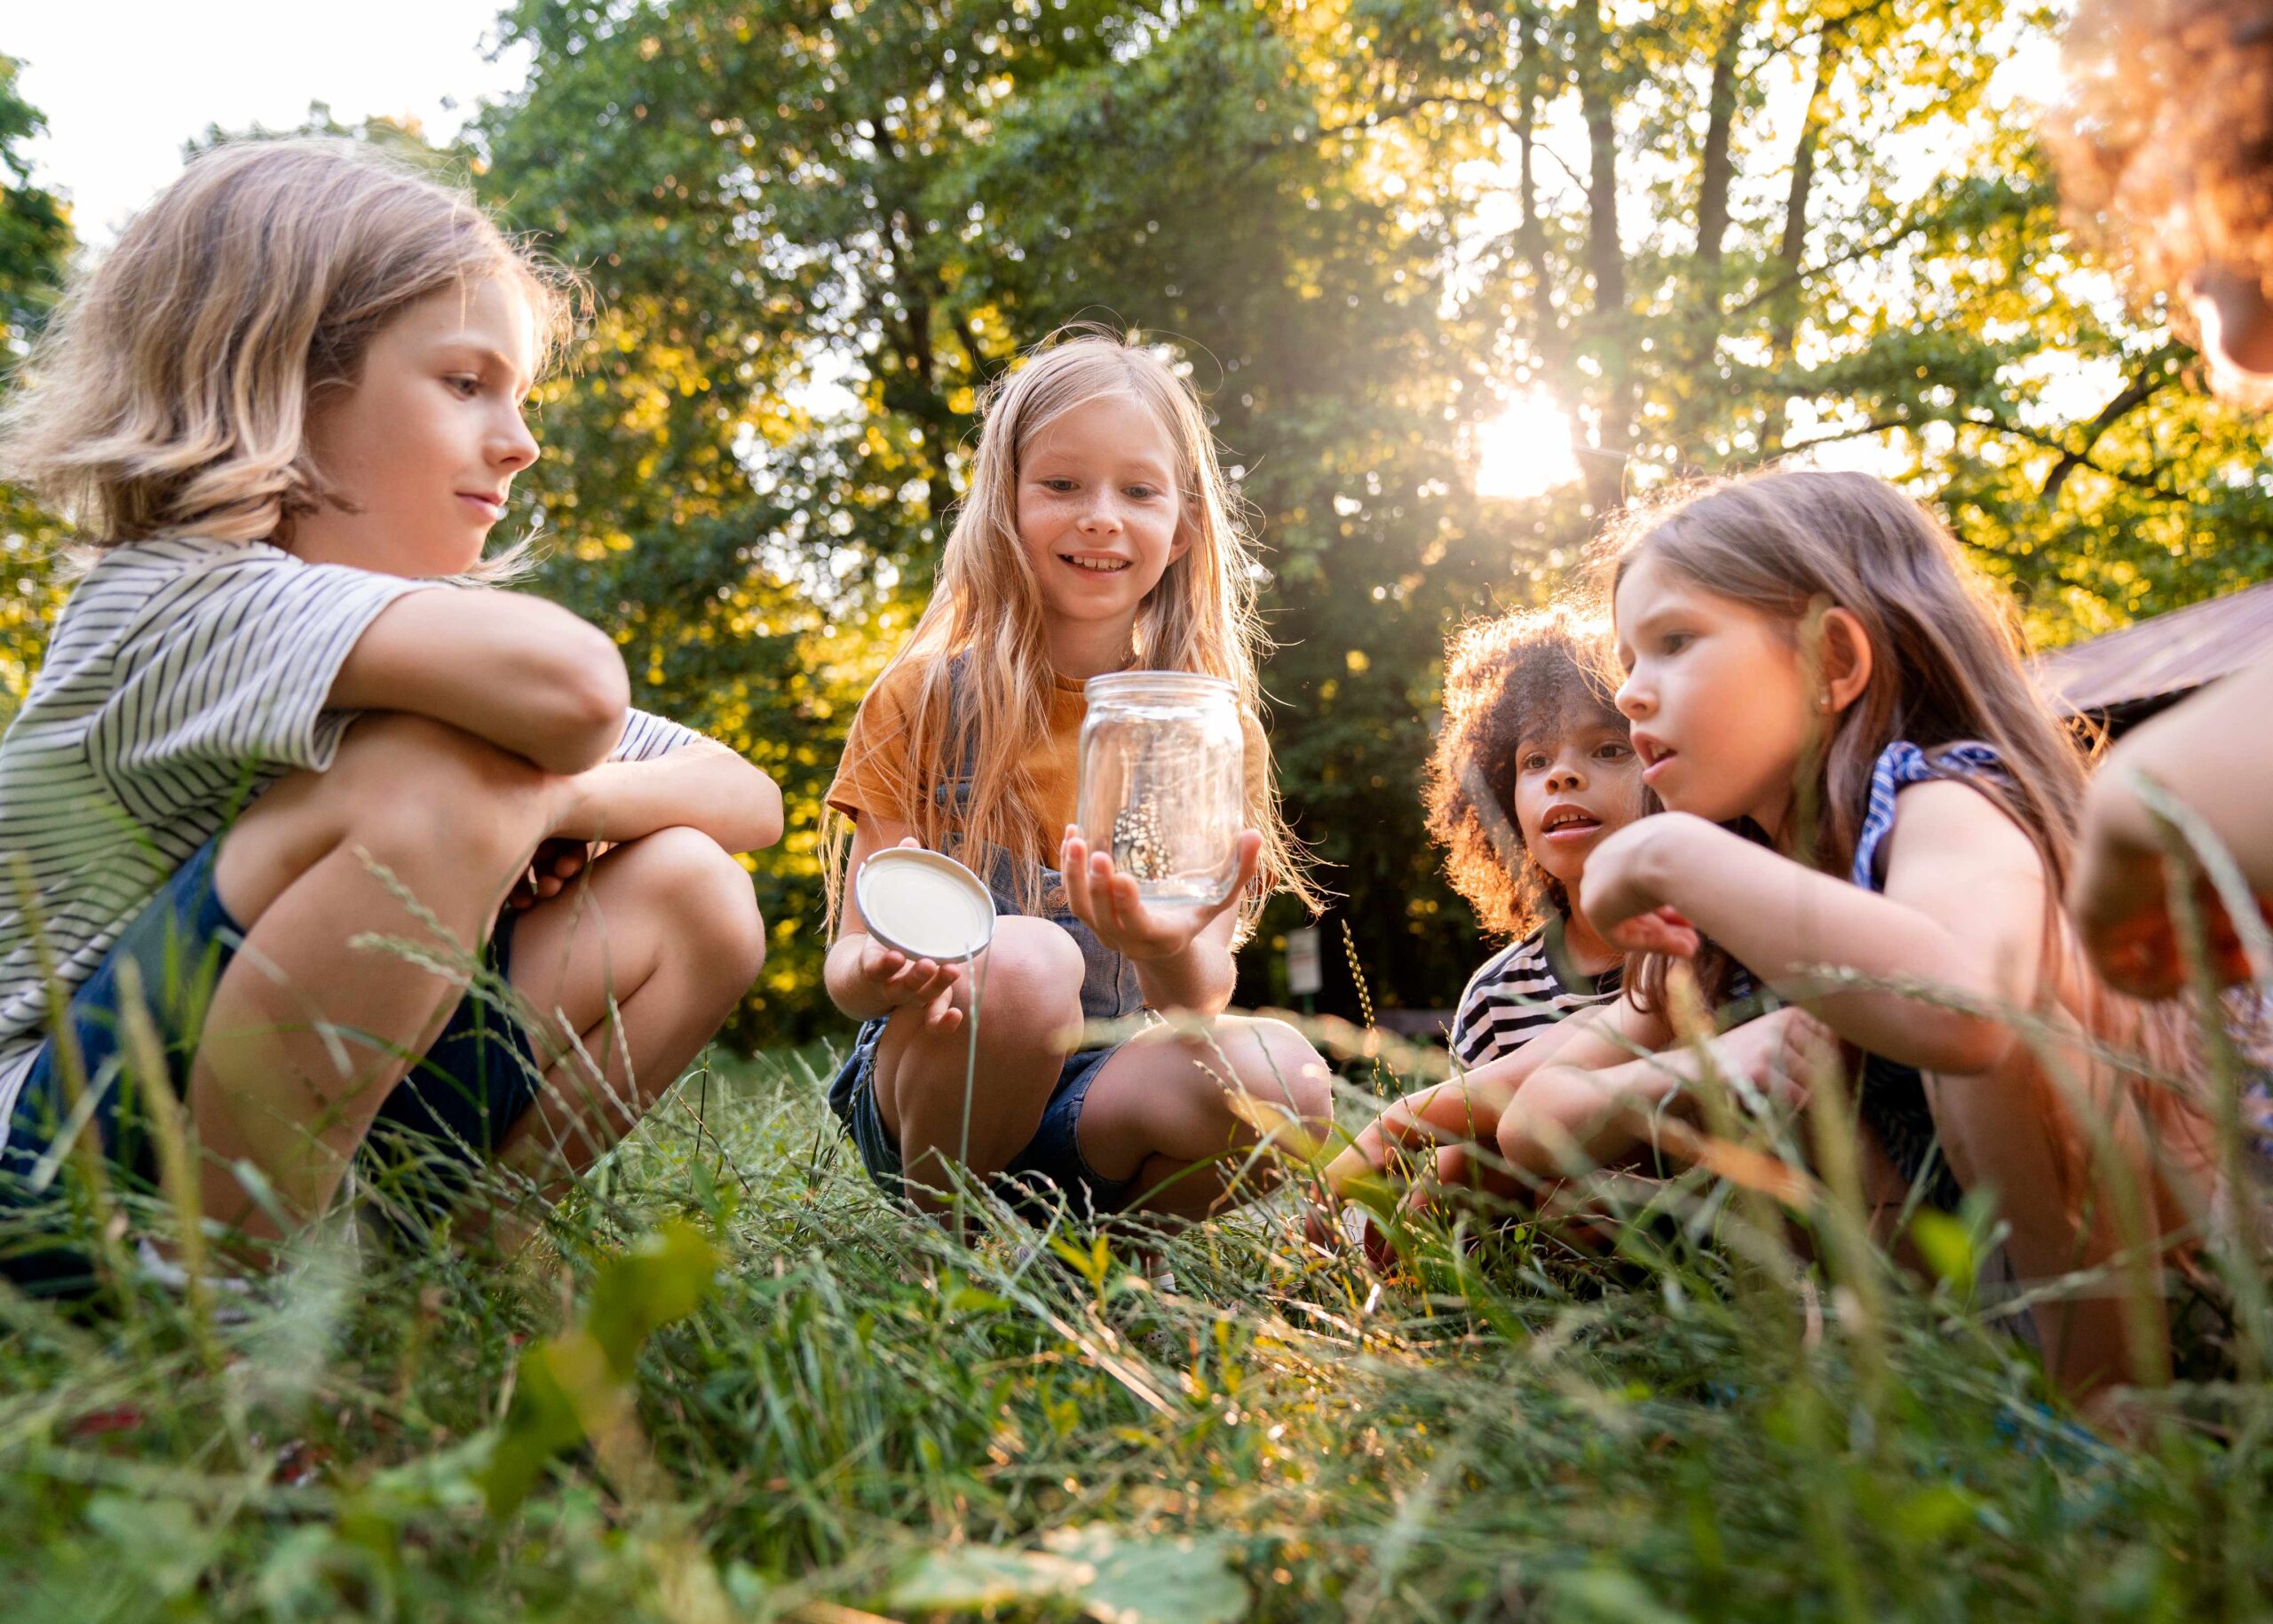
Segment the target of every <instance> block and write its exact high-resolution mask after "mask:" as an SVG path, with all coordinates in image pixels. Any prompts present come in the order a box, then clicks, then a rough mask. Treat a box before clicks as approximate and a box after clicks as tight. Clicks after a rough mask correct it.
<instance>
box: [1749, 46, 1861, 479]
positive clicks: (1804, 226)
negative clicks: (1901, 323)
mask: <svg viewBox="0 0 2273 1624" xmlns="http://www.w3.org/2000/svg"><path fill="white" fill-rule="evenodd" d="M1844 44H1845V40H1844V36H1841V34H1840V33H1839V32H1838V31H1837V30H1835V29H1831V28H1826V29H1825V30H1824V34H1823V43H1822V44H1820V45H1818V47H1817V48H1816V57H1815V88H1814V89H1813V90H1812V91H1810V92H1809V95H1808V111H1807V116H1806V117H1805V118H1804V119H1802V121H1801V123H1800V141H1799V146H1798V147H1797V148H1796V149H1795V150H1794V152H1793V154H1792V186H1791V190H1790V191H1789V192H1788V193H1787V194H1786V196H1785V199H1784V236H1783V241H1782V242H1779V243H1778V245H1777V249H1776V260H1777V263H1778V265H1781V266H1782V267H1783V281H1785V282H1786V284H1787V285H1788V290H1787V291H1786V292H1785V293H1784V294H1783V295H1782V296H1780V297H1778V299H1777V301H1776V303H1775V305H1774V307H1773V314H1772V320H1773V322H1774V325H1773V327H1772V328H1771V329H1770V333H1769V340H1768V342H1769V353H1770V356H1771V357H1772V364H1774V365H1777V366H1782V365H1783V364H1785V363H1786V362H1787V361H1789V360H1791V358H1792V345H1793V342H1794V338H1795V337H1797V336H1798V332H1799V325H1800V305H1801V302H1802V297H1803V296H1804V294H1805V292H1806V282H1805V279H1804V278H1803V277H1802V275H1801V272H1800V265H1801V261H1802V259H1803V258H1804V257H1806V255H1807V249H1808V193H1809V191H1810V188H1811V187H1812V186H1814V185H1815V154H1816V148H1817V147H1818V146H1819V145H1821V144H1822V141H1823V131H1824V126H1825V125H1826V124H1827V123H1829V122H1830V119H1831V83H1832V81H1833V79H1834V78H1836V77H1837V76H1838V74H1839V58H1840V52H1841V49H1842V47H1843V46H1844ZM1790 422H1791V411H1790V408H1789V406H1788V405H1787V406H1786V408H1785V409H1784V410H1782V411H1777V410H1774V409H1770V410H1769V411H1768V412H1766V413H1765V414H1763V417H1762V423H1761V425H1760V442H1761V444H1760V448H1761V451H1762V454H1763V455H1764V456H1776V455H1777V454H1778V452H1779V451H1781V450H1782V449H1783V446H1784V437H1785V434H1786V432H1787V430H1788V429H1789V427H1790Z"/></svg>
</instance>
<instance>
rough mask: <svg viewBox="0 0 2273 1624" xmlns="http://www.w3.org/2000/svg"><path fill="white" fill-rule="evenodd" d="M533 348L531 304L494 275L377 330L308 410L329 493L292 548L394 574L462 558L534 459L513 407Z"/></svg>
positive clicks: (420, 572) (465, 562) (442, 570)
mask: <svg viewBox="0 0 2273 1624" xmlns="http://www.w3.org/2000/svg"><path fill="white" fill-rule="evenodd" d="M534 356H535V318H534V316H533V315H532V314H531V313H530V310H529V307H528V302H527V299H525V298H524V297H522V296H521V292H520V289H518V288H516V287H515V286H514V285H513V284H512V283H511V281H508V280H506V279H505V278H503V277H497V276H493V277H488V278H485V279H484V280H483V281H480V282H479V283H476V284H475V285H474V286H472V287H471V288H469V289H464V290H463V291H461V290H459V289H455V288H452V289H445V290H444V291H442V292H440V293H436V294H433V295H432V296H430V297H427V298H424V299H422V300H420V301H419V302H418V303H417V304H416V305H411V306H410V307H409V308H408V309H407V310H405V311H404V312H403V313H402V314H400V316H397V317H396V318H395V319H394V320H393V321H391V322H389V323H388V324H387V325H386V326H385V327H384V328H382V329H380V330H379V331H378V333H377V334H376V336H375V337H373V338H372V340H371V344H370V347H369V349H368V350H367V351H366V352H365V353H364V357H363V366H362V370H361V374H360V376H358V377H357V379H356V380H355V382H354V384H352V386H351V387H348V388H345V389H343V390H336V391H332V392H329V393H327V394H326V395H325V396H324V398H323V399H321V400H318V401H316V402H315V403H314V404H313V406H312V407H311V408H310V409H309V412H308V422H307V438H308V448H309V451H310V454H311V455H312V456H313V458H314V460H315V463H316V466H317V467H318V468H319V469H320V470H321V471H322V472H323V474H324V476H325V478H326V479H329V481H330V482H331V484H332V487H333V490H334V494H335V498H336V499H335V500H334V501H333V502H330V503H326V504H325V505H324V507H323V509H322V510H321V511H319V512H316V513H313V514H310V515H308V516H306V517H305V518H303V519H298V520H296V521H295V523H294V524H293V527H292V531H291V536H290V544H291V550H292V551H294V552H295V553H297V554H298V555H299V556H300V557H302V558H306V559H308V560H309V561H310V562H312V563H336V564H352V565H354V566H357V567H359V568H362V569H369V570H377V571H380V572H382V573H384V574H392V575H411V576H432V575H447V574H456V573H457V572H459V571H461V570H464V569H467V568H469V567H471V566H472V565H473V564H474V563H475V562H476V561H477V560H479V558H480V557H481V549H482V544H483V543H484V542H485V541H486V540H487V537H488V535H489V529H490V527H491V526H493V525H495V523H496V522H497V520H498V519H500V518H501V517H502V516H503V513H504V511H505V501H506V497H507V495H508V493H509V492H510V491H511V488H512V484H513V476H514V475H515V474H517V473H519V471H521V470H522V469H524V468H527V466H528V465H529V464H530V463H534V462H535V461H536V458H537V444H536V440H535V438H534V437H532V436H531V435H530V433H529V431H528V425H527V424H526V423H524V422H523V421H522V417H521V412H522V408H523V403H524V402H525V401H526V400H527V396H528V392H529V386H530V376H529V375H530V368H531V367H532V366H533V364H534V359H533V358H534Z"/></svg>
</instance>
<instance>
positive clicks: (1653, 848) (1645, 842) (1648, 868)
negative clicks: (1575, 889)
mask: <svg viewBox="0 0 2273 1624" xmlns="http://www.w3.org/2000/svg"><path fill="white" fill-rule="evenodd" d="M1683 816H1684V814H1683V813H1680V812H1659V814H1658V815H1657V816H1656V817H1653V818H1642V819H1638V820H1635V821H1634V822H1632V823H1629V824H1628V825H1627V826H1626V827H1625V828H1622V829H1618V830H1615V831H1613V832H1612V834H1611V835H1609V836H1607V837H1605V838H1604V841H1603V842H1602V844H1600V845H1598V846H1596V848H1595V849H1594V851H1593V852H1592V853H1591V854H1590V855H1589V856H1588V859H1587V868H1586V874H1585V875H1584V877H1583V879H1582V880H1581V881H1580V892H1579V902H1580V907H1582V908H1584V909H1585V910H1586V915H1587V919H1588V923H1591V924H1592V925H1593V926H1594V928H1595V929H1596V930H1597V931H1601V932H1602V936H1603V939H1604V941H1606V942H1608V943H1610V944H1611V945H1612V947H1619V948H1622V949H1624V950H1625V951H1626V952H1628V953H1666V954H1671V955H1674V956H1675V957H1676V958H1683V959H1686V958H1693V957H1695V956H1696V954H1697V949H1698V947H1699V945H1700V941H1701V939H1700V938H1699V934H1698V931H1697V927H1696V926H1695V925H1693V924H1691V923H1689V921H1688V920H1686V919H1684V918H1683V917H1682V915H1681V912H1680V910H1679V909H1677V908H1675V907H1674V906H1673V905H1672V903H1671V902H1670V901H1669V900H1668V899H1667V897H1666V896H1665V894H1664V891H1665V886H1664V883H1663V879H1662V877H1661V875H1660V874H1659V870H1660V868H1661V867H1662V864H1661V861H1660V860H1661V858H1662V856H1663V844H1664V837H1665V836H1666V835H1667V833H1668V832H1671V826H1672V824H1673V822H1674V821H1675V820H1679V819H1682V818H1683Z"/></svg>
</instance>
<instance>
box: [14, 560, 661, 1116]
mask: <svg viewBox="0 0 2273 1624" xmlns="http://www.w3.org/2000/svg"><path fill="white" fill-rule="evenodd" d="M428 589H432V590H442V591H447V590H453V589H451V588H449V587H447V586H444V585H442V584H440V583H439V582H431V581H414V580H408V579H406V578H404V577H401V576H398V575H384V574H374V573H373V572H370V571H368V570H360V569H352V568H350V567H348V566H345V565H338V564H308V563H305V562H303V561H302V560H300V559H298V558H294V557H293V556H292V555H291V554H290V553H289V552H285V551H281V549H279V548H275V547H271V546H269V545H267V544H266V543H260V542H216V541H210V540H206V539H203V538H199V537H176V538H171V539H169V540H165V541H154V542H137V543H131V544H128V545H125V546H121V547H115V548H112V549H110V550H109V551H107V552H105V553H104V554H103V555H102V556H101V558H100V559H99V562H97V563H96V565H95V566H94V567H93V568H92V569H91V570H90V571H89V572H88V574H87V575H86V578H85V579H84V580H83V581H81V582H79V584H78V586H77V587H76V588H75V590H73V591H72V593H71V596H70V598H69V599H68V600H67V602H66V603H65V605H64V607H63V613H62V614H61V615H60V616H59V617H58V619H57V622H56V626H55V634H54V636H53V637H52V638H51V639H50V641H49V644H48V650H47V658H46V660H45V661H44V664H43V665H42V667H41V669H40V673H39V676H38V677H37V679H36V681H35V682H34V683H33V685H32V690H31V693H30V694H29V695H28V697H27V698H26V699H25V701H24V705H23V709H21V710H20V712H18V713H17V716H16V717H15V720H14V721H13V722H12V724H11V725H9V728H8V731H7V733H6V734H5V735H4V736H0V1144H5V1143H6V1139H7V1126H8V1118H9V1115H10V1113H12V1111H13V1110H14V1109H15V1104H16V1097H17V1095H18V1094H19V1093H20V1092H21V1091H22V1089H23V1084H24V1078H25V1076H26V1075H27V1074H28V1073H29V1072H30V1070H31V1067H32V1062H33V1060H34V1058H36V1056H37V1054H38V1052H39V1048H40V1045H41V1043H42V1042H44V1041H45V1038H46V1035H47V1030H46V1029H47V1018H48V991H47V987H46V986H45V984H44V982H43V981H42V979H41V977H40V971H39V955H37V953H36V951H35V945H34V942H33V940H32V932H31V923H30V916H28V915H27V914H26V911H25V909H24V907H23V891H22V887H23V884H24V883H26V882H28V884H29V887H30V892H31V896H32V898H33V899H34V901H35V903H36V910H37V911H36V918H37V919H38V921H39V923H40V927H41V930H42V932H43V934H44V937H45V939H46V947H47V953H48V955H49V956H50V958H51V961H52V963H54V965H55V967H56V970H57V972H58V978H59V981H60V982H61V983H62V986H63V988H64V991H65V992H66V994H70V993H72V992H75V991H76V990H77V989H78V987H79V986H80V985H81V984H82V983H83V982H84V981H85V980H86V979H87V978H88V977H90V976H91V975H92V974H93V973H94V972H95V970H97V968H98V967H99V966H100V965H101V963H102V961H103V956H104V955H105V954H107V953H108V952H109V951H110V947H111V944H112V943H113V942H114V941H115V940H116V939H118V935H119V932H120V931H123V930H124V929H125V927H126V926H127V925H128V924H129V923H131V921H132V920H133V918H134V916H135V915H137V914H139V912H141V910H142V908H143V907H144V905H145V904H147V902H148V901H149V899H150V898H151V897H152V896H153V895H154V893H155V892H156V891H157V889H158V887H159V886H160V885H162V884H163V883H165V881H166V880H167V879H168V878H169V877H170V876H171V875H172V874H173V872H174V871H175V870H176V869H177V868H178V867H181V865H182V864H183V863H185V862H186V861H187V860H189V859H190V858H191V857H193V856H194V855H195V854H196V852H197V850H198V848H199V847H201V846H202V845H203V844H205V843H206V842H207V841H209V840H210V839H211V838H212V837H213V836H215V835H217V834H218V833H219V832H220V830H221V828H222V827H223V826H224V825H225V824H226V822H227V821H228V820H229V818H230V817H231V815H232V814H234V812H237V811H239V810H241V809H242V807H243V806H244V804H246V803H247V802H248V801H249V799H251V797H252V796H253V795H254V794H256V793H257V792H258V791H259V790H260V789H262V788H265V787H266V786H267V784H268V783H270V782H271V781H272V780H274V779H276V778H278V777H280V776H281V775H282V774H283V773H285V772H290V771H292V770H294V769H298V768H306V769H311V770H313V771H316V772H321V771H322V770H324V769H325V768H327V767H329V766H330V764H331V762H332V758H333V757H334V755H335V754H336V753H337V750H338V749H339V741H340V737H341V735H342V734H343V733H345V731H346V729H347V726H348V724H349V723H351V722H352V721H353V719H354V714H353V713H352V712H349V711H340V710H328V709H325V701H326V700H327V699H328V698H329V695H330V693H331V685H332V681H333V679H334V678H335V677H337V675H338V673H339V668H340V667H341V665H342V664H344V663H345V661H346V659H347V655H348V653H349V651H350V650H352V648H353V647H354V646H355V642H356V639H357V638H360V637H361V636H362V635H363V631H364V629H365V628H367V627H368V626H369V625H370V623H371V622H372V620H373V619H374V618H376V616H377V614H378V613H379V611H380V610H382V609H384V608H385V607H386V606H387V605H389V604H391V603H392V602H393V601H394V600H395V599H396V598H400V597H401V596H402V595H403V594H405V593H407V592H414V591H418V590H428ZM695 736H696V735H695V734H693V733H691V732H689V731H688V730H687V729H685V728H683V727H681V726H679V725H677V723H674V722H667V721H664V720H662V719H661V717H650V716H646V715H645V714H643V713H641V712H638V711H634V712H633V713H632V715H631V718H630V722H629V724H628V725H626V727H625V729H624V736H623V739H622V742H621V743H619V744H618V745H617V747H616V750H615V756H616V758H617V759H620V760H635V761H636V760H645V759H647V758H649V757H655V756H661V755H663V754H665V753H666V752H668V751H669V750H673V749H677V748H678V747H679V746H680V745H681V744H684V743H685V742H686V741H689V740H691V739H693V738H694V737H695Z"/></svg>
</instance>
